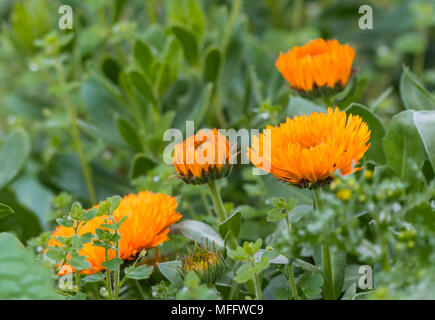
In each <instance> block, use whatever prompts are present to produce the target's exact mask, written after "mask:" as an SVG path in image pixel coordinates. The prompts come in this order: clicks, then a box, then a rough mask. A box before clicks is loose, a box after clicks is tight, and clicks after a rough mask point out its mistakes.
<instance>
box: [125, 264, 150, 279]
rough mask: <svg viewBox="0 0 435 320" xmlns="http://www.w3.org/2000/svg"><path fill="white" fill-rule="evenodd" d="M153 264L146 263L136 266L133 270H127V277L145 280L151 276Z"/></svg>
mask: <svg viewBox="0 0 435 320" xmlns="http://www.w3.org/2000/svg"><path fill="white" fill-rule="evenodd" d="M153 269H154V267H153V266H147V265H146V264H144V265H141V266H139V267H137V268H135V269H134V270H132V271H130V272H129V271H128V270H127V271H126V272H127V278H130V279H136V280H144V279H147V278H149V276H150V275H151V273H153Z"/></svg>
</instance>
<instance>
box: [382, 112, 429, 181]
mask: <svg viewBox="0 0 435 320" xmlns="http://www.w3.org/2000/svg"><path fill="white" fill-rule="evenodd" d="M383 142H384V150H385V155H386V159H387V165H388V166H389V167H390V168H392V169H393V170H394V171H395V172H396V173H397V175H398V176H399V177H400V178H402V179H405V180H407V181H413V180H414V179H415V174H414V172H415V170H413V169H412V164H416V165H417V166H418V167H419V168H421V166H422V165H423V163H424V160H425V158H426V155H425V150H424V145H423V143H422V141H421V138H420V135H419V132H418V130H417V128H416V127H415V124H414V111H412V110H407V111H403V112H401V113H399V114H397V115H395V116H394V117H393V118H392V119H391V121H390V123H389V125H388V128H387V133H386V134H385V137H384V141H383Z"/></svg>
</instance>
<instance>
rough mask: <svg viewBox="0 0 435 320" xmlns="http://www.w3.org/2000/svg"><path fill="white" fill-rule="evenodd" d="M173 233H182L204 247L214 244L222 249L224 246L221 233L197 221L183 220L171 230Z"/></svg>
mask: <svg viewBox="0 0 435 320" xmlns="http://www.w3.org/2000/svg"><path fill="white" fill-rule="evenodd" d="M171 233H181V234H182V235H184V236H185V237H187V238H189V239H191V240H193V241H196V242H198V243H201V244H203V245H205V244H206V242H207V243H208V244H209V245H211V244H213V243H214V244H215V245H216V246H217V247H220V248H222V247H223V246H224V240H223V239H222V237H221V236H220V235H219V233H217V232H216V231H214V229H213V228H212V227H210V226H209V225H208V224H205V223H203V222H200V221H196V220H183V221H181V222H179V223H177V224H175V225H174V226H172V228H171Z"/></svg>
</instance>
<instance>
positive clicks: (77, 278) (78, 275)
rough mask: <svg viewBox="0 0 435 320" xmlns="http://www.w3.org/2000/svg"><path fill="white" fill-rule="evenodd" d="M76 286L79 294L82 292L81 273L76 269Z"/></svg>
mask: <svg viewBox="0 0 435 320" xmlns="http://www.w3.org/2000/svg"><path fill="white" fill-rule="evenodd" d="M76 284H77V293H79V292H80V271H79V270H78V269H76Z"/></svg>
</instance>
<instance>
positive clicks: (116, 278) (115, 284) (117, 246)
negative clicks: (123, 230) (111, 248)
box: [114, 241, 120, 300]
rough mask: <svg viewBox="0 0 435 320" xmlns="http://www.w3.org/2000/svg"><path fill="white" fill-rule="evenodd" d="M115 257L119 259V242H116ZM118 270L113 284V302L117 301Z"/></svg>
mask: <svg viewBox="0 0 435 320" xmlns="http://www.w3.org/2000/svg"><path fill="white" fill-rule="evenodd" d="M116 257H117V258H119V241H116ZM119 268H120V267H118V269H117V270H116V271H115V283H114V288H115V296H114V298H115V300H118V297H119V287H120V285H119Z"/></svg>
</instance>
